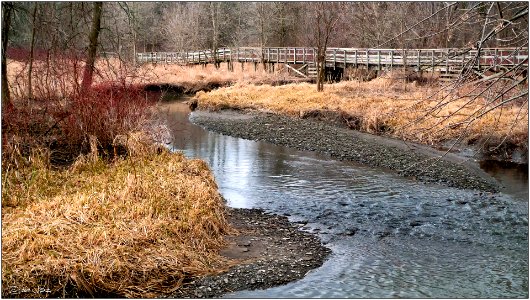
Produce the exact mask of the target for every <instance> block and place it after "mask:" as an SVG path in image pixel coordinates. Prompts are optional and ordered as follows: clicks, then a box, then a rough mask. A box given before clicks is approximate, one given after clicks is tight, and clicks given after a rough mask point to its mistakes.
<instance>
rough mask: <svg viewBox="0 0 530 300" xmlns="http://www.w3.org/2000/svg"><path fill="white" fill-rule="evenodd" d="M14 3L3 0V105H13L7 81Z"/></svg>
mask: <svg viewBox="0 0 530 300" xmlns="http://www.w3.org/2000/svg"><path fill="white" fill-rule="evenodd" d="M12 12H13V4H12V3H10V2H2V106H4V107H5V106H11V105H12V104H11V98H10V95H9V83H8V81H7V57H6V51H7V45H8V41H9V30H10V28H11V14H12Z"/></svg>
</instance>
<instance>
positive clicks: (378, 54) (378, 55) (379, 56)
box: [377, 50, 381, 71]
mask: <svg viewBox="0 0 530 300" xmlns="http://www.w3.org/2000/svg"><path fill="white" fill-rule="evenodd" d="M377 71H381V50H377Z"/></svg>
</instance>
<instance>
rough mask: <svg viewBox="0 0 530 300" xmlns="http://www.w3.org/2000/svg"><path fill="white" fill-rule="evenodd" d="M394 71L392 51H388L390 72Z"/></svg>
mask: <svg viewBox="0 0 530 300" xmlns="http://www.w3.org/2000/svg"><path fill="white" fill-rule="evenodd" d="M393 69H394V50H390V70H393Z"/></svg>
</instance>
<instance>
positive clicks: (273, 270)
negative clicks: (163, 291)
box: [170, 208, 331, 298]
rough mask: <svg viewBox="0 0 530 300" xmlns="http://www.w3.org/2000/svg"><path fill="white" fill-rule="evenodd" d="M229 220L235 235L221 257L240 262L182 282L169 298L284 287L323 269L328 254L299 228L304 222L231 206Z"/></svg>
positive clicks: (324, 248)
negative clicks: (217, 271) (237, 233)
mask: <svg viewBox="0 0 530 300" xmlns="http://www.w3.org/2000/svg"><path fill="white" fill-rule="evenodd" d="M228 220H229V222H230V223H231V224H232V226H234V227H235V228H236V229H237V230H238V231H239V235H237V236H230V237H227V239H228V242H229V246H228V247H227V248H226V249H225V250H223V251H222V252H221V254H222V255H224V256H226V257H228V258H231V259H234V262H236V263H238V264H237V265H235V266H233V267H231V268H230V269H229V270H228V271H227V272H224V273H222V274H219V275H214V276H207V277H203V278H198V279H196V280H194V281H191V282H189V283H186V284H184V286H183V287H182V288H181V289H179V290H178V291H177V292H175V293H174V294H172V295H170V297H171V298H214V297H219V296H221V295H223V294H225V293H228V292H233V291H240V290H248V289H265V288H269V287H273V286H277V285H281V284H286V283H288V282H290V281H294V280H297V279H301V278H302V277H304V276H305V274H306V273H307V272H308V271H310V270H312V269H314V268H317V267H319V266H321V265H322V263H323V262H324V260H325V259H326V258H327V256H328V255H329V254H330V253H331V250H329V249H328V248H326V247H324V246H322V244H321V243H320V241H319V239H318V238H317V237H316V236H315V235H313V234H309V233H307V232H303V231H300V230H299V227H302V226H304V225H305V224H296V223H295V224H292V223H289V221H288V220H287V217H283V216H277V215H270V214H266V213H264V212H263V211H262V210H258V209H235V208H229V209H228Z"/></svg>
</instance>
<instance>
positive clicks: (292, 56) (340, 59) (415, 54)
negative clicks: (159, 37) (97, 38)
mask: <svg viewBox="0 0 530 300" xmlns="http://www.w3.org/2000/svg"><path fill="white" fill-rule="evenodd" d="M136 59H137V62H138V63H149V62H151V63H155V62H156V63H176V64H181V65H191V64H209V63H214V62H232V63H233V62H242V63H245V62H254V63H284V64H302V65H303V64H309V65H312V64H314V63H315V62H316V49H315V48H298V47H287V48H252V47H240V48H220V49H218V50H217V51H216V57H215V58H214V55H213V51H211V50H201V51H189V52H148V53H137V56H136ZM326 66H327V67H333V68H336V67H339V68H344V67H348V66H352V67H376V68H378V69H379V70H381V69H388V68H393V67H400V66H408V67H414V68H416V69H418V70H419V69H421V70H432V71H434V70H436V71H445V72H448V71H450V70H451V69H462V68H464V67H469V66H472V67H473V68H477V69H484V68H493V69H495V70H497V69H499V68H511V67H515V66H521V67H523V68H528V49H520V48H484V49H481V50H480V53H479V52H478V50H473V49H471V50H470V49H403V50H402V49H356V48H328V49H327V51H326Z"/></svg>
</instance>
